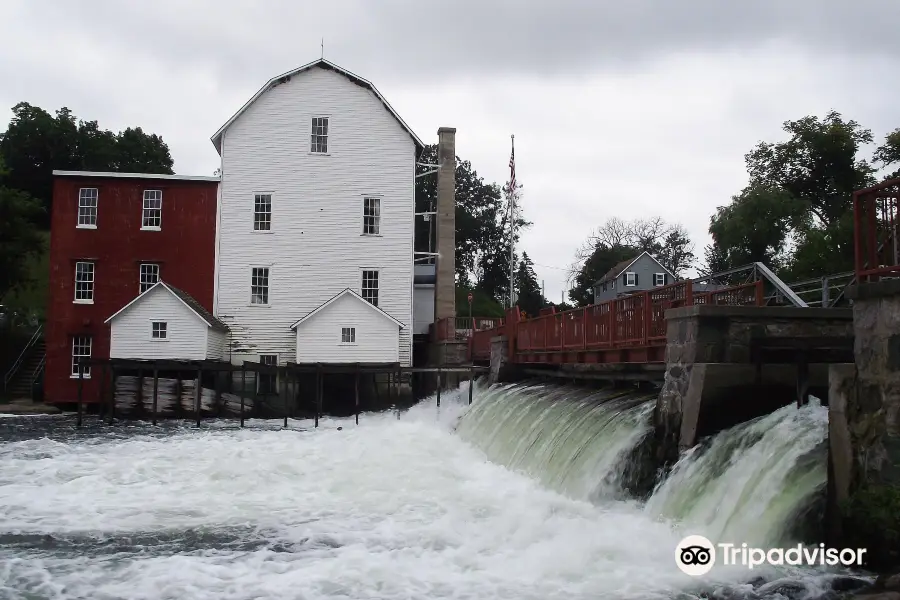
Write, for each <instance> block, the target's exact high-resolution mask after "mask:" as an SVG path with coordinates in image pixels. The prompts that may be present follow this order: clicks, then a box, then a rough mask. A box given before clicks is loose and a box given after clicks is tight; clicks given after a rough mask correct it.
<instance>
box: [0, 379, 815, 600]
mask: <svg viewBox="0 0 900 600" xmlns="http://www.w3.org/2000/svg"><path fill="white" fill-rule="evenodd" d="M557 392H558V390H545V391H544V392H541V391H539V390H537V389H532V390H530V391H529V390H519V391H512V392H510V391H507V392H502V391H497V390H494V391H491V392H485V391H483V390H479V391H478V393H477V394H476V402H475V404H474V405H473V407H471V414H465V413H466V412H467V411H469V408H468V407H466V406H465V405H464V401H463V400H462V399H464V398H465V397H466V394H465V392H463V393H462V394H461V398H460V397H459V396H455V395H453V394H447V393H445V394H444V395H443V398H442V400H443V402H444V406H442V408H441V410H440V412H438V411H437V410H436V409H435V406H434V404H433V403H431V402H427V403H422V404H420V405H417V406H416V407H413V409H411V410H410V411H408V412H407V413H404V414H403V415H401V418H399V419H398V418H397V416H396V415H394V414H379V415H373V414H366V415H363V416H362V417H361V419H360V424H359V426H356V425H354V423H353V420H352V419H347V420H343V419H325V420H323V421H322V423H321V425H322V426H321V427H320V428H319V429H318V430H313V429H311V428H310V427H309V425H310V424H309V423H307V422H300V421H292V422H291V424H290V427H289V428H288V429H286V430H282V429H281V428H280V427H278V426H277V424H275V423H259V422H250V423H251V426H250V427H249V428H247V429H244V430H241V429H238V428H237V427H236V426H235V424H234V423H233V422H232V423H206V424H204V426H203V428H202V429H201V430H199V431H198V430H195V429H192V428H190V427H187V426H185V427H177V428H172V427H169V428H168V429H161V428H155V429H154V428H153V427H151V426H149V425H146V424H135V425H130V426H128V425H119V426H116V427H114V428H112V430H108V429H105V428H104V427H102V426H101V427H99V428H97V429H96V430H95V431H94V432H93V433H90V432H84V433H76V432H71V431H69V432H68V433H66V432H64V431H63V430H65V429H67V428H69V429H70V428H71V420H66V419H67V418H65V417H63V418H43V419H41V420H40V423H44V424H45V425H44V426H46V423H55V425H52V426H47V427H48V431H49V430H50V429H49V428H50V427H52V428H53V433H52V434H50V435H47V436H46V437H45V436H44V435H43V434H41V432H40V429H39V428H40V425H36V424H35V423H38V421H37V420H35V419H29V420H28V424H27V426H25V425H23V427H27V428H28V431H29V432H30V433H29V434H28V435H19V436H17V435H16V434H15V433H14V431H15V430H14V428H12V426H10V425H9V423H10V422H12V420H4V422H3V424H0V426H5V427H8V429H5V430H0V431H6V432H7V440H6V441H3V440H2V439H0V598H4V599H5V598H25V597H27V598H48V599H50V598H53V599H73V598H92V599H101V600H102V599H111V598H132V599H147V600H151V599H152V600H158V599H170V598H171V599H173V600H174V599H178V600H189V599H194V598H196V599H207V598H209V599H212V598H216V599H222V600H224V599H242V600H243V599H247V600H249V599H262V598H279V599H280V598H303V599H317V598H354V599H356V598H359V599H369V598H372V599H374V598H379V599H387V598H404V599H423V600H424V599H436V598H460V599H461V598H467V599H485V600H487V599H494V598H500V599H510V600H512V599H516V600H520V599H521V600H527V599H532V598H533V599H542V600H545V599H571V600H579V599H598V598H599V599H604V598H609V599H620V600H628V599H634V600H645V599H646V600H652V599H655V598H660V599H662V598H667V599H674V598H694V597H696V596H695V595H693V592H695V591H697V590H698V589H699V588H698V581H697V580H694V579H692V578H690V577H688V576H687V575H684V574H682V573H681V572H680V571H678V570H677V569H676V567H675V563H674V548H675V545H676V544H677V542H678V541H679V540H680V539H681V537H682V536H683V535H684V532H685V531H684V529H683V527H682V526H681V525H679V524H677V523H673V522H671V521H669V520H667V519H665V518H659V517H660V516H661V515H662V516H666V515H668V516H674V517H678V518H681V519H685V520H688V519H692V518H694V517H696V518H701V516H702V514H703V513H704V511H705V510H706V508H698V507H697V506H698V505H694V508H693V509H691V508H690V502H686V501H685V500H684V498H682V497H680V496H679V494H678V490H675V491H674V492H670V491H667V489H668V488H666V484H664V485H663V486H662V487H661V488H660V489H659V490H658V491H657V493H656V495H655V496H654V498H653V499H651V501H650V503H649V504H648V505H647V506H646V507H644V506H641V505H639V504H638V503H636V502H630V501H629V502H625V501H620V500H614V499H611V497H610V495H609V494H607V493H606V492H609V491H610V490H609V488H610V487H612V486H614V484H615V481H614V479H613V480H610V479H609V478H607V474H608V473H609V472H610V471H611V470H614V469H615V468H616V466H617V465H616V461H617V460H619V457H622V456H623V454H624V453H625V452H626V451H627V450H628V448H629V446H630V445H633V444H634V443H636V442H637V441H638V439H639V438H641V437H642V436H643V433H644V432H645V428H646V423H645V421H644V420H642V417H641V411H643V410H645V409H644V408H642V406H641V405H638V406H637V407H636V408H630V409H626V411H625V413H627V415H626V416H624V417H623V416H621V414H620V416H615V415H613V414H612V413H610V412H608V411H604V410H598V409H596V408H594V407H592V406H590V403H587V404H586V403H585V400H584V399H583V398H582V399H580V400H579V399H576V400H574V401H573V402H572V405H571V407H570V408H569V409H567V408H566V406H565V405H563V404H560V403H561V402H565V401H564V400H563V399H562V398H561V397H560V396H561V395H562V393H557ZM541 395H543V396H546V399H544V400H542V399H541V398H540V397H538V396H541ZM503 398H507V399H510V398H512V399H513V400H514V401H513V402H512V403H511V404H510V405H509V406H508V410H507V412H505V413H504V411H503V409H502V408H500V407H499V404H498V403H499V402H500V401H502V400H503ZM620 400H621V399H620ZM492 405H497V406H492ZM567 411H569V412H567ZM520 412H524V413H527V414H528V415H530V416H528V417H527V418H526V417H525V416H524V415H523V416H521V417H518V416H517V415H518V414H519V413H520ZM491 415H494V416H491ZM503 415H506V416H503ZM460 417H461V420H460ZM534 417H537V418H539V419H541V423H543V425H541V426H540V427H538V428H537V429H535V427H536V426H534V425H533V424H531V425H530V424H529V423H532V421H530V420H529V419H533V418H534ZM504 419H507V420H506V421H504ZM509 419H512V420H509ZM497 420H500V421H502V422H499V423H498V422H496V421H497ZM774 420H776V421H778V422H779V423H780V422H781V421H779V420H778V418H774ZM457 422H459V427H458V429H459V433H458V434H457V433H456V432H454V428H455V426H456V424H457ZM560 422H565V423H568V424H569V425H568V426H566V425H561V424H560ZM810 423H811V424H810V428H811V429H812V428H814V427H813V425H812V423H813V421H812V420H811V421H810ZM338 427H343V430H338ZM36 428H37V429H36ZM596 428H599V430H600V431H601V433H600V434H597V435H596V436H594V435H591V433H590V432H591V431H593V430H595V429H596ZM110 431H111V432H110ZM541 431H543V433H541ZM566 431H568V432H569V433H568V434H567V433H566ZM10 432H13V433H10ZM529 432H530V433H529ZM570 434H571V435H570ZM819 435H820V438H821V436H822V435H824V433H823V432H821V431H820V432H819ZM750 449H751V450H752V448H750ZM743 452H745V453H746V452H747V450H746V449H745V450H744V451H743ZM784 453H785V452H783V453H782V454H784ZM706 454H707V455H709V456H713V455H714V454H715V453H714V452H712V451H710V452H708V453H706ZM488 457H490V458H491V459H492V460H493V461H494V462H489V461H488V460H486V458H488ZM763 458H765V457H763ZM697 460H698V461H699V462H702V460H703V459H702V458H699V457H698V459H697ZM699 462H697V463H690V461H689V460H688V461H685V463H684V465H683V466H681V467H679V469H676V471H675V474H673V479H670V482H671V483H672V485H673V486H675V485H676V484H675V479H674V478H677V477H685V478H687V479H688V480H690V474H689V473H688V471H689V470H690V469H692V468H693V469H696V470H697V471H698V472H699V471H702V469H701V467H699V466H697V467H692V466H691V465H692V464H699ZM732 463H733V464H732ZM506 464H508V465H509V466H511V467H512V469H508V468H505V466H504V465H506ZM716 464H720V465H721V464H722V461H718V462H717V463H716ZM734 465H740V460H738V459H736V458H735V459H733V460H730V462H729V463H728V466H722V467H720V469H719V474H718V478H717V476H716V475H715V474H711V475H709V474H707V475H704V476H705V477H708V478H710V480H711V481H713V482H715V481H719V482H720V484H718V485H717V484H710V486H709V489H711V490H716V489H724V488H727V487H728V481H730V480H731V477H732V475H730V474H729V472H730V471H731V470H733V469H735V468H738V467H735V466H734ZM740 468H744V467H740ZM520 471H521V472H520ZM752 479H753V477H752V475H748V476H747V477H745V480H747V481H751V480H752ZM604 480H605V481H604ZM764 487H765V486H759V485H755V486H753V485H749V484H747V485H745V486H744V488H745V490H746V491H747V492H748V493H756V491H758V490H760V489H763V488H764ZM703 493H712V492H703ZM720 496H721V497H723V498H724V497H727V496H728V494H727V493H722V494H720ZM679 498H681V499H679ZM587 500H593V502H589V501H587ZM733 504H734V506H735V507H737V506H738V505H739V503H738V502H735V503H733ZM736 510H737V508H736ZM760 510H765V509H762V508H761V509H760ZM657 513H658V514H657ZM731 522H732V521H729V523H731ZM734 527H735V528H739V527H740V525H738V524H735V525H734ZM747 579H748V577H747V574H746V573H732V572H728V571H723V572H722V573H721V574H717V575H716V576H715V577H711V578H707V579H705V581H704V582H703V586H704V587H705V588H706V589H709V588H710V586H715V585H718V584H727V585H728V589H729V590H731V591H730V592H729V594H730V596H726V597H743V596H741V595H740V594H741V593H742V591H741V590H743V589H745V588H746V587H747V586H743V587H742V586H741V585H740V582H742V581H745V580H747ZM804 581H805V583H804V586H805V588H804V589H805V590H806V591H807V592H814V591H815V590H816V589H817V587H816V586H817V585H820V583H821V582H822V581H824V580H823V579H822V577H821V576H818V575H814V574H811V575H810V576H809V577H807V578H806V579H805V580H804ZM736 584H737V585H736ZM804 586H801V587H804ZM820 587H821V586H820ZM688 592H691V593H690V594H689V593H688ZM748 597H749V596H748ZM753 597H759V596H753ZM766 597H769V598H783V597H785V596H779V595H777V594H775V593H774V592H773V595H768V596H766ZM794 597H797V598H800V597H805V596H800V595H795V596H794Z"/></svg>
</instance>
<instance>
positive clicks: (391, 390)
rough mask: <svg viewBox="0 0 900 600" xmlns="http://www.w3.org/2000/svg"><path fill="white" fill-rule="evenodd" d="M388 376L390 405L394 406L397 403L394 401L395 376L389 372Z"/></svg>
mask: <svg viewBox="0 0 900 600" xmlns="http://www.w3.org/2000/svg"><path fill="white" fill-rule="evenodd" d="M387 376H388V380H387V388H388V403H389V404H391V405H394V404H395V403H396V400H394V374H393V373H390V372H389V373H388V374H387Z"/></svg>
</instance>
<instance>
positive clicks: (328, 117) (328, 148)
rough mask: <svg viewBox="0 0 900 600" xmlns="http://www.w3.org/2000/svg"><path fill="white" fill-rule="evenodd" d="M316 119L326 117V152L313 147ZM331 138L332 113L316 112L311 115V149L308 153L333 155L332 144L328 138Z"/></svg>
mask: <svg viewBox="0 0 900 600" xmlns="http://www.w3.org/2000/svg"><path fill="white" fill-rule="evenodd" d="M316 119H325V130H326V131H327V132H328V133H326V134H325V135H324V137H325V152H315V151H314V150H313V149H312V136H313V135H314V134H313V121H315V120H316ZM329 139H331V114H330V113H326V114H321V113H316V114H313V115H312V116H311V117H309V151H308V152H307V154H313V155H315V156H331V146H329V145H328V140H329Z"/></svg>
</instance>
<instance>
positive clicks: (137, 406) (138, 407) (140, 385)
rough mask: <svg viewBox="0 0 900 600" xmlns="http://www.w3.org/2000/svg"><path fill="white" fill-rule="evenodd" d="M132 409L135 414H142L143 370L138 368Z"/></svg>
mask: <svg viewBox="0 0 900 600" xmlns="http://www.w3.org/2000/svg"><path fill="white" fill-rule="evenodd" d="M134 410H135V412H136V413H137V414H139V415H141V416H143V413H144V372H143V371H141V370H140V369H138V381H137V401H136V402H135V405H134Z"/></svg>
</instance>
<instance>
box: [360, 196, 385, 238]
mask: <svg viewBox="0 0 900 600" xmlns="http://www.w3.org/2000/svg"><path fill="white" fill-rule="evenodd" d="M363 235H381V199H380V198H363Z"/></svg>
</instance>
